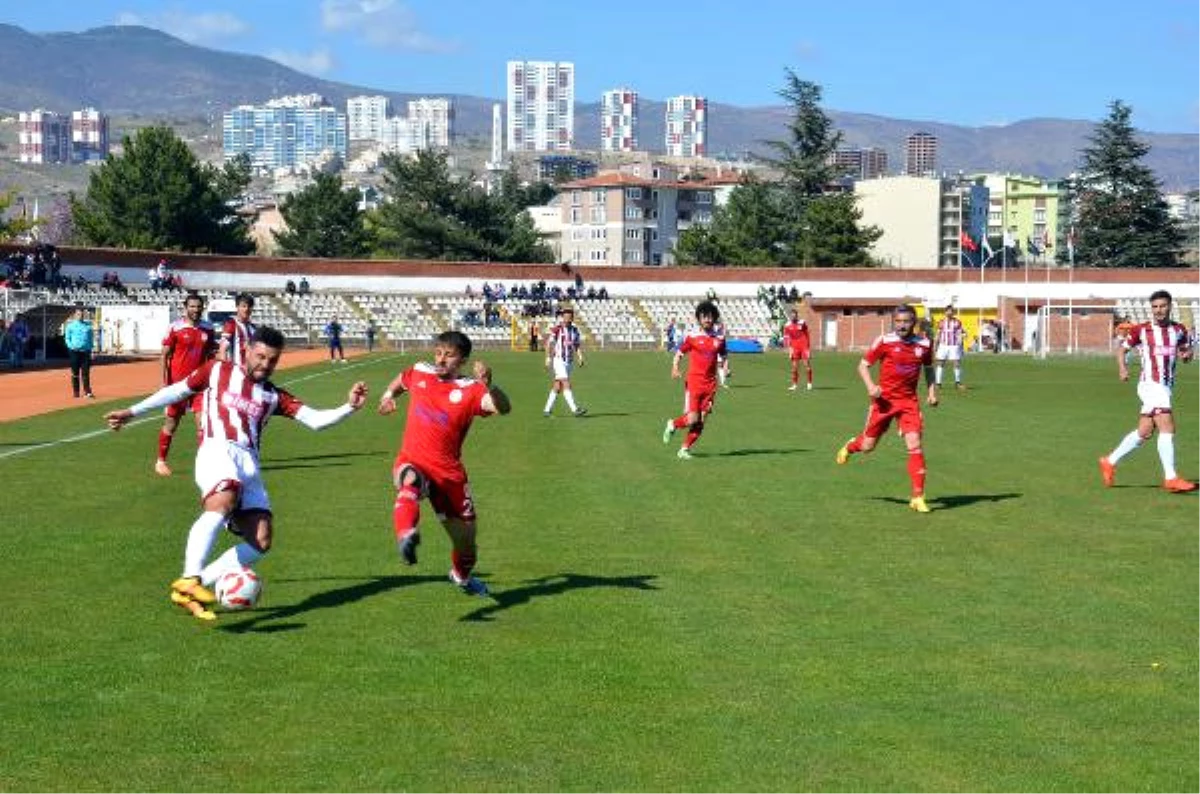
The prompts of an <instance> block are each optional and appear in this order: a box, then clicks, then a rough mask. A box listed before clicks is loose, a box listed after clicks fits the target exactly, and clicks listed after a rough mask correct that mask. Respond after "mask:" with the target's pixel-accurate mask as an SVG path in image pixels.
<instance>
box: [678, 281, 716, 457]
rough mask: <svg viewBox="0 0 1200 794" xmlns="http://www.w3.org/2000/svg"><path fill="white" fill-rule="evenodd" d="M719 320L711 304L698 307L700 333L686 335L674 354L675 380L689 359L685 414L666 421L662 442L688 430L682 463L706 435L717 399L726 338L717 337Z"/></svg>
mask: <svg viewBox="0 0 1200 794" xmlns="http://www.w3.org/2000/svg"><path fill="white" fill-rule="evenodd" d="M720 318H721V312H720V310H719V309H717V305H716V304H715V303H713V302H712V301H708V300H706V301H701V302H700V303H699V304H697V306H696V320H697V321H698V322H699V323H700V330H699V331H694V332H692V333H689V334H688V335H687V336H685V337H684V338H683V342H682V343H681V344H680V345H679V349H678V350H676V351H675V357H674V358H672V359H671V377H672V378H675V379H679V377H680V371H679V362H680V360H681V359H682V358H683V357H684V356H685V355H686V356H687V357H688V371H687V380H686V381H685V382H684V393H683V404H684V407H683V414H681V415H680V416H677V417H676V418H674V419H668V420H667V426H666V428H665V429H664V430H663V436H662V440H663V443H664V444H669V443H671V436H673V435H674V434H675V431H676V430H680V429H683V428H685V427H686V428H688V434H687V437H686V438H685V439H684V441H683V446H681V447H680V448H679V452H678V457H679V458H681V459H683V460H690V459H691V457H692V453H691V449H692V445H694V444H695V443H696V440H697V439H698V438H700V434H701V433H703V432H704V422H705V420H706V419H707V418H708V415H709V414H710V413H712V409H713V403H714V401H715V400H716V397H717V371H718V368H719V365H720V359H721V358H722V357H723V356H724V355H725V338H724V337H722V336H717V334H716V333H715V332H714V330H713V328H714V326H715V324H716V322H717V321H718V320H719V319H720Z"/></svg>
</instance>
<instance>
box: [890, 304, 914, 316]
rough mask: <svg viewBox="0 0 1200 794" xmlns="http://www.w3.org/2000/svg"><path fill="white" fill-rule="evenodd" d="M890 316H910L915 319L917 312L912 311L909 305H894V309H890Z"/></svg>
mask: <svg viewBox="0 0 1200 794" xmlns="http://www.w3.org/2000/svg"><path fill="white" fill-rule="evenodd" d="M892 314H911V315H912V316H913V317H914V318H916V316H917V310H916V309H914V308H913V307H912V306H911V305H910V304H907V303H898V304H896V308H894V309H892Z"/></svg>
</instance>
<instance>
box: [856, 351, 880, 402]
mask: <svg viewBox="0 0 1200 794" xmlns="http://www.w3.org/2000/svg"><path fill="white" fill-rule="evenodd" d="M858 377H860V378H862V382H863V386H865V387H866V388H867V395H868V396H869V397H871V398H872V399H874V398H876V397H878V396H879V395H880V394H882V393H883V389H881V388H879V386H878V385H877V384H876V383H875V380H874V379H873V378H872V377H871V362H870V361H867V360H866V359H865V358H864V359H860V360H859V362H858Z"/></svg>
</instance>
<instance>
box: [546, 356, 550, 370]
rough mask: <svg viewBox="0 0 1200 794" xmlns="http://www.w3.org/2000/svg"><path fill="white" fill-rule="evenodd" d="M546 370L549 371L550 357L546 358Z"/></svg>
mask: <svg viewBox="0 0 1200 794" xmlns="http://www.w3.org/2000/svg"><path fill="white" fill-rule="evenodd" d="M546 369H550V356H546Z"/></svg>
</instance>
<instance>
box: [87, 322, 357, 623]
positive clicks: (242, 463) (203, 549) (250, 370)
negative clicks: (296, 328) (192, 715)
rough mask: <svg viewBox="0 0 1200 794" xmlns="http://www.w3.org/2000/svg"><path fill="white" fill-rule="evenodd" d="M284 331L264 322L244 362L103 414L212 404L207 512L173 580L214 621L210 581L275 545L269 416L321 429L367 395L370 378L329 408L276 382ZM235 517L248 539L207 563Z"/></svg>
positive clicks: (208, 408) (195, 375) (109, 417)
mask: <svg viewBox="0 0 1200 794" xmlns="http://www.w3.org/2000/svg"><path fill="white" fill-rule="evenodd" d="M283 343H284V342H283V334H282V333H280V332H279V331H277V330H275V329H274V328H270V327H267V326H263V327H262V328H259V329H258V330H257V332H256V333H255V335H254V337H253V339H252V340H251V343H250V346H249V347H248V348H247V350H246V359H245V362H244V363H243V364H234V363H233V362H231V361H216V360H209V361H206V362H205V363H204V364H202V365H201V366H200V367H199V368H198V369H195V370H193V371H192V372H191V373H189V374H188V376H187V377H186V378H184V379H183V380H181V381H178V382H176V383H172V384H169V385H167V386H164V387H163V388H161V389H159V390H158V391H157V392H155V393H154V394H152V395H150V396H149V397H147V398H146V399H144V400H142V401H141V402H139V403H137V404H136V405H134V406H131V407H130V408H125V409H123V410H120V411H111V412H109V413H107V414H105V416H104V419H105V421H106V422H108V425H109V427H111V428H112V429H113V430H120V429H121V428H122V427H123V426H124V425H125V424H126V423H128V422H129V420H130V419H132V418H133V417H135V416H137V415H138V414H141V413H145V412H146V411H150V410H153V409H155V408H162V407H164V406H167V405H172V404H175V403H177V402H179V401H180V400H184V399H186V398H189V397H191V396H193V395H199V396H200V397H201V399H202V400H203V401H204V403H205V407H204V420H203V427H202V430H201V440H200V448H199V449H198V450H197V451H196V485H197V486H198V487H199V488H200V500H201V504H202V505H203V512H202V513H201V514H200V517H199V518H197V519H196V520H195V522H194V523H193V524H192V528H191V530H190V531H189V532H188V539H187V547H186V549H185V551H184V558H183V559H184V562H183V573H182V574H181V575H180V577H179V578H178V579H176V580H175V581H174V582H172V583H171V586H170V597H171V601H172V603H174V604H177V605H178V606H180V607H181V608H183V609H185V610H187V611H188V612H189V613H191V614H192V615H193V616H195V617H196V618H198V619H200V620H215V619H216V615H215V614H214V613H213V611H212V609H211V606H212V604H213V603H214V602H215V601H216V597H215V596H214V595H213V592H212V590H211V589H210V587H211V585H212V584H213V583H214V582H215V581H216V580H217V579H218V578H220V576H221V574H223V573H225V572H226V571H229V570H233V569H236V568H237V567H252V566H253V565H254V564H255V563H256V562H258V560H260V559H262V557H263V555H264V554H266V553H267V552H268V551H269V550H270V548H271V539H272V537H273V535H274V522H273V520H272V514H271V502H270V499H269V498H268V496H267V490H266V487H265V486H264V484H263V481H262V468H261V466H260V464H259V448H260V446H261V444H262V435H263V432H264V431H265V430H266V425H267V420H268V419H270V418H271V417H272V416H274V415H276V414H278V415H280V416H286V417H287V418H289V419H295V420H296V421H297V422H300V423H301V424H302V425H304V426H305V427H308V428H311V429H313V430H322V429H324V428H326V427H329V426H330V425H333V424H335V423H337V422H340V421H342V420H343V419H345V418H346V417H347V416H349V415H350V414H351V413H353V412H354V411H357V410H358V409H359V408H361V407H362V406H363V404H364V403H365V402H366V396H367V385H366V384H365V383H362V382H359V383H355V384H354V385H353V386H352V387H350V392H349V395H348V396H347V398H346V404H345V405H343V406H341V407H340V408H331V409H329V410H325V411H319V410H315V409H313V408H309V407H308V406H306V405H305V404H304V403H303V402H301V401H300V400H299V399H297V398H296V397H295V396H293V395H292V394H291V393H289V392H287V391H285V390H284V389H280V388H278V387H277V386H275V384H273V383H271V375H272V373H274V372H275V367H276V365H277V364H278V363H279V357H280V355H281V354H282V353H283ZM226 522H229V524H230V529H231V531H233V532H235V533H236V534H237V535H238V536H240V538H241V541H240V542H239V543H237V544H235V545H234V546H231V547H230V548H229V549H227V550H226V551H225V553H224V554H222V555H221V556H220V557H218V558H217V559H216V560H215V561H214V562H212V563H209V564H207V565H205V561H206V560H207V559H208V556H209V554H210V553H211V551H212V547H213V544H214V543H215V542H216V539H217V535H218V534H219V533H220V531H221V527H223V526H225V524H226Z"/></svg>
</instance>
